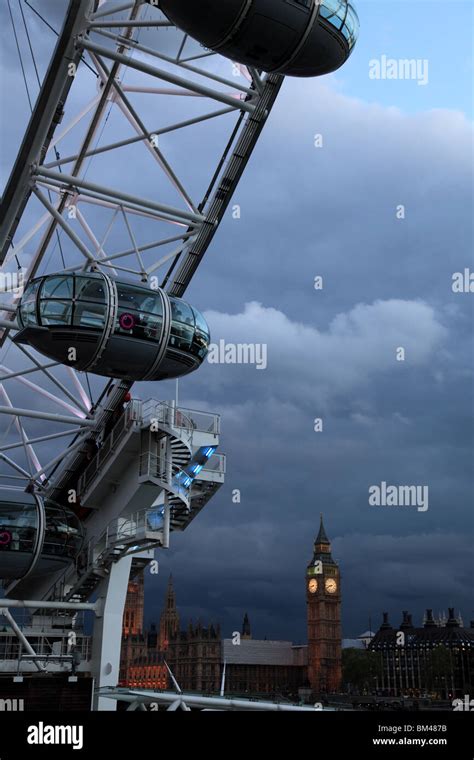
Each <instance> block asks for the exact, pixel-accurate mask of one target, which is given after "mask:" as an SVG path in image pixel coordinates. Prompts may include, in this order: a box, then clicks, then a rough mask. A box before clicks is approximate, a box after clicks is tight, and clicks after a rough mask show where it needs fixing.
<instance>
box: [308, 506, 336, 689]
mask: <svg viewBox="0 0 474 760" xmlns="http://www.w3.org/2000/svg"><path fill="white" fill-rule="evenodd" d="M306 601H307V608H308V679H309V682H310V684H311V687H312V689H313V691H314V692H316V693H325V692H335V691H338V689H339V687H340V683H341V661H342V651H341V644H342V641H341V587H340V572H339V567H338V565H337V563H336V562H335V561H334V559H333V558H332V555H331V544H330V541H329V539H328V537H327V535H326V531H325V529H324V524H323V516H322V515H321V520H320V525H319V532H318V535H317V536H316V540H315V542H314V551H313V557H312V559H311V561H310V563H309V565H308V567H307V570H306Z"/></svg>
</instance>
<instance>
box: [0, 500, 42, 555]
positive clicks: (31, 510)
mask: <svg viewBox="0 0 474 760" xmlns="http://www.w3.org/2000/svg"><path fill="white" fill-rule="evenodd" d="M37 529H38V510H37V507H36V505H35V504H10V503H9V502H2V503H1V504H0V551H10V552H12V551H13V552H14V551H17V552H27V553H31V552H32V551H33V549H34V546H35V542H36V531H37Z"/></svg>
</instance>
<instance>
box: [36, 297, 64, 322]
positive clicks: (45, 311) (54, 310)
mask: <svg viewBox="0 0 474 760" xmlns="http://www.w3.org/2000/svg"><path fill="white" fill-rule="evenodd" d="M71 321H72V301H41V303H40V322H41V324H42V325H70V324H71Z"/></svg>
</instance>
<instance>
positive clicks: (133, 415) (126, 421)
mask: <svg viewBox="0 0 474 760" xmlns="http://www.w3.org/2000/svg"><path fill="white" fill-rule="evenodd" d="M140 417H141V401H138V400H136V399H134V400H132V401H130V403H128V404H127V406H126V407H125V409H124V410H123V414H121V415H120V417H119V418H118V419H117V422H116V423H115V425H114V426H113V428H112V430H111V431H110V433H109V434H108V436H107V437H106V438H105V440H104V441H103V442H102V444H101V445H100V447H99V448H98V450H97V454H96V455H95V456H94V458H93V459H92V461H91V462H90V464H88V465H87V467H86V469H85V470H84V472H83V473H82V475H81V477H80V478H79V482H78V493H79V494H81V493H82V492H83V491H85V489H86V488H87V486H88V485H89V483H90V482H91V481H92V480H93V478H94V477H95V475H96V473H97V472H98V471H99V469H100V468H101V467H102V466H103V465H104V464H105V462H106V461H107V460H108V459H109V457H110V456H111V455H112V454H113V452H114V451H115V450H116V448H117V446H118V444H119V443H120V441H121V440H122V438H123V437H124V436H125V434H126V433H127V432H128V431H129V430H130V428H131V427H132V426H133V424H134V423H135V422H137V421H139V420H140Z"/></svg>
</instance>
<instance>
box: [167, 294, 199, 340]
mask: <svg viewBox="0 0 474 760" xmlns="http://www.w3.org/2000/svg"><path fill="white" fill-rule="evenodd" d="M170 304H171V317H172V322H171V334H170V341H169V345H170V346H172V347H174V348H180V349H182V350H185V351H189V350H190V348H191V345H192V342H193V337H194V327H195V325H194V323H195V320H194V312H193V309H192V308H191V307H190V306H189V304H187V303H186V302H185V301H181V300H180V299H178V298H170Z"/></svg>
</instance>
